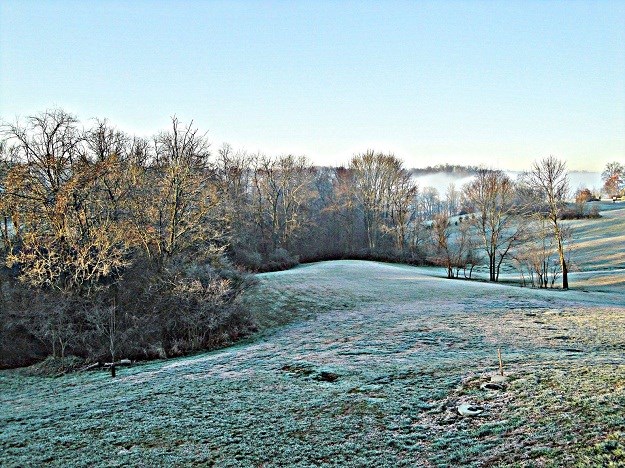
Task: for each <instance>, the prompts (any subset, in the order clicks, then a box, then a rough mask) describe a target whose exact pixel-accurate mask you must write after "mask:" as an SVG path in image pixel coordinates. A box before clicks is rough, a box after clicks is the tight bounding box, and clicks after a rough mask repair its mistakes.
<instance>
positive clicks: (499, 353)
mask: <svg viewBox="0 0 625 468" xmlns="http://www.w3.org/2000/svg"><path fill="white" fill-rule="evenodd" d="M497 356H498V357H499V373H500V374H501V376H502V377H503V361H502V360H501V348H497Z"/></svg>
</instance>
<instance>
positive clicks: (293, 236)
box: [0, 109, 568, 359]
mask: <svg viewBox="0 0 625 468" xmlns="http://www.w3.org/2000/svg"><path fill="white" fill-rule="evenodd" d="M0 141H1V143H0V154H1V158H0V224H1V225H0V242H1V247H2V250H1V255H2V258H1V259H0V260H1V261H2V265H3V270H2V274H0V280H1V281H2V282H3V283H1V284H0V292H1V294H0V301H3V303H2V305H3V307H2V310H3V314H4V315H5V316H4V317H3V320H2V329H1V330H0V332H1V333H2V337H0V338H1V339H0V344H2V343H4V345H3V346H6V343H7V342H8V341H7V340H13V341H15V337H16V336H19V337H21V338H20V339H21V340H22V341H24V342H28V340H29V339H31V340H32V339H36V340H37V342H38V343H40V344H41V346H42V347H43V348H44V351H46V352H50V353H53V354H58V355H64V354H65V353H66V352H68V351H71V352H72V353H79V354H83V355H85V356H89V357H102V356H104V355H106V356H108V357H111V358H113V359H115V358H116V357H119V356H120V353H122V354H124V353H125V354H135V355H136V354H143V355H153V354H159V355H162V354H172V353H178V352H185V351H188V350H192V349H198V348H202V347H206V346H212V345H215V344H219V343H222V342H224V341H227V340H229V339H233V338H235V337H236V336H239V335H240V334H242V333H245V332H246V330H248V329H250V328H251V327H253V324H252V323H250V320H249V317H247V316H246V315H245V313H244V311H242V310H241V309H240V308H239V307H238V305H237V304H238V302H237V297H238V295H239V294H240V292H241V291H242V290H243V288H244V287H245V285H246V280H245V277H244V276H243V275H242V274H241V273H239V272H238V270H237V268H238V267H245V268H247V269H250V270H256V271H258V270H271V269H280V268H286V267H289V266H291V265H294V264H296V263H297V262H298V261H302V260H316V259H319V260H321V259H330V258H372V259H392V260H398V261H406V262H413V263H423V262H425V261H428V260H429V261H430V262H432V263H435V264H439V265H443V266H445V267H446V269H447V272H448V276H449V277H458V276H459V274H460V272H461V271H462V272H464V275H465V276H467V277H471V274H472V272H473V269H474V268H475V267H476V266H477V265H481V264H484V265H487V268H488V272H489V278H490V280H491V281H498V280H499V275H500V270H501V267H502V265H503V264H504V263H505V262H506V260H509V261H510V262H512V261H513V260H514V261H516V262H517V265H519V268H520V269H524V270H527V271H528V272H529V273H530V275H529V277H530V278H536V281H535V284H537V285H539V286H541V287H542V286H547V285H553V282H554V278H555V274H556V272H555V270H554V267H553V261H552V256H553V252H554V251H555V252H557V258H558V259H559V268H557V271H558V272H560V274H562V277H563V286H564V287H565V288H566V287H567V286H568V283H567V279H566V278H567V271H568V270H567V256H566V252H565V249H566V231H565V230H564V229H563V228H562V226H561V223H560V221H559V213H560V212H561V210H562V207H563V204H564V200H565V196H566V188H567V184H566V169H565V167H564V165H563V164H562V163H561V162H560V161H558V160H556V159H554V158H547V159H545V160H543V161H541V162H538V163H536V164H535V165H534V167H533V168H532V170H531V171H530V172H529V173H528V174H527V175H526V176H525V177H524V178H523V179H522V180H520V181H512V180H511V179H510V178H509V177H508V176H506V175H505V174H504V173H502V172H499V171H492V170H486V169H479V170H478V169H474V170H473V171H472V172H473V173H474V174H475V178H474V180H473V181H472V182H471V183H470V184H468V185H467V186H465V187H462V188H460V189H458V188H456V187H455V186H454V185H453V184H452V185H450V186H449V187H448V188H447V191H446V193H445V194H444V196H443V197H440V196H439V194H438V192H437V190H436V189H434V188H428V187H426V188H420V187H418V186H417V185H416V183H415V179H414V178H413V177H412V175H411V172H410V171H408V170H407V169H406V168H405V167H404V165H403V162H402V161H401V160H400V159H399V158H397V157H396V156H394V155H393V154H385V153H379V152H375V151H372V150H369V151H366V152H364V153H362V154H358V155H355V156H354V157H353V158H352V160H351V161H350V163H349V165H348V167H339V168H328V167H325V168H324V167H314V166H313V165H312V164H311V162H310V161H309V160H308V159H307V158H306V157H303V156H293V155H280V156H274V157H269V156H265V155H262V154H248V153H246V152H244V151H235V150H234V149H232V148H231V147H230V146H228V145H224V146H223V147H222V148H220V149H219V150H218V151H216V152H214V153H211V151H210V147H209V143H208V140H207V139H206V136H205V134H202V133H200V132H199V131H198V130H197V129H196V128H194V126H193V125H192V123H190V124H186V125H185V124H183V123H181V122H180V121H179V120H178V119H177V118H175V117H174V118H172V121H171V127H170V128H169V129H168V130H166V131H162V132H160V133H158V134H156V135H155V136H154V137H152V138H151V139H144V138H137V137H131V136H129V135H127V134H126V133H124V132H123V131H121V130H119V129H117V128H115V127H114V126H112V125H111V124H110V123H109V122H107V121H106V120H95V121H93V122H91V124H90V125H89V126H88V127H87V128H85V127H83V126H82V125H81V123H80V122H78V120H77V119H76V118H75V117H74V116H72V115H71V114H68V113H67V112H65V111H63V110H59V109H54V110H50V111H46V112H43V113H41V114H39V115H36V116H33V117H30V118H28V119H26V120H25V121H17V122H15V123H6V124H4V125H3V127H2V138H0ZM547 226H548V227H549V230H547V229H546V228H547ZM539 227H540V228H539ZM542 232H544V233H545V234H544V235H540V236H538V237H537V233H542ZM548 232H549V235H548V234H547V233H548ZM537 239H538V240H537ZM545 265H546V266H545ZM546 278H551V280H549V279H546ZM33 297H35V298H36V299H35V300H33V299H32V298H33ZM7 337H8V338H7Z"/></svg>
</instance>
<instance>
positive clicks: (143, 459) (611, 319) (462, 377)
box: [0, 261, 625, 466]
mask: <svg viewBox="0 0 625 468" xmlns="http://www.w3.org/2000/svg"><path fill="white" fill-rule="evenodd" d="M425 273H427V271H425ZM259 278H260V280H259V284H258V286H257V289H256V291H255V293H254V295H253V297H250V298H249V299H248V300H249V301H250V304H252V305H253V307H254V308H255V313H256V314H257V315H258V317H259V319H260V320H261V321H264V326H265V328H267V329H268V330H273V331H271V332H267V333H265V334H264V335H261V336H258V337H256V338H254V339H253V340H250V341H248V342H246V343H241V344H239V345H237V346H234V347H231V348H228V349H224V350H220V351H215V352H211V353H206V354H203V355H198V356H194V357H189V358H182V359H177V360H169V361H161V362H154V363H150V364H145V365H141V366H136V367H133V368H130V369H124V370H123V371H122V372H120V373H119V374H118V377H117V378H115V379H111V378H110V377H109V376H108V375H106V374H104V373H88V374H74V375H68V376H65V377H62V378H58V379H49V378H47V379H46V378H36V377H25V376H23V375H21V374H20V373H19V372H18V371H5V372H2V373H0V389H1V396H0V427H1V428H2V430H1V433H0V452H1V453H2V461H1V462H0V463H1V464H5V465H8V466H27V465H41V464H42V463H50V464H57V465H72V466H81V465H82V466H86V465H94V464H100V465H107V466H122V465H128V464H132V465H145V466H153V465H172V464H203V465H215V466H285V465H289V466H309V465H328V466H332V465H342V466H414V465H415V464H418V465H421V466H428V465H432V466H447V465H450V464H451V465H460V464H462V465H471V464H474V465H476V466H477V465H480V466H481V465H484V464H489V465H499V464H501V465H506V466H509V465H511V464H519V465H530V466H535V465H538V466H540V465H551V464H555V465H562V466H571V465H575V464H580V465H586V464H602V463H603V462H607V461H608V460H613V461H619V460H621V461H623V457H624V456H625V452H624V450H623V442H624V439H623V436H622V435H621V433H620V432H619V431H621V430H623V427H624V424H625V417H624V414H623V411H622V408H623V407H624V405H625V365H624V364H625V359H623V343H624V342H625V307H624V306H623V305H622V296H621V295H620V294H614V293H609V292H593V291H590V292H583V291H569V292H563V291H538V290H532V289H526V288H519V287H513V286H505V285H496V284H487V283H481V282H468V281H458V280H456V281H452V280H446V279H443V278H437V277H433V276H429V275H426V274H424V270H422V269H418V268H413V267H408V266H399V265H388V264H379V263H372V262H360V261H340V262H324V263H318V264H312V265H305V266H301V267H298V268H296V269H293V270H289V271H285V272H279V273H271V274H265V275H259ZM497 348H501V350H502V353H503V360H504V367H505V373H506V374H507V375H508V376H509V385H508V386H507V388H506V389H505V390H503V391H484V390H480V384H481V383H483V382H486V381H487V380H488V379H489V377H490V376H491V375H493V374H495V373H496V372H497V366H498V364H497ZM463 402H468V403H473V404H480V405H483V406H484V407H485V412H484V413H483V414H482V415H481V416H480V417H476V418H463V417H461V416H459V415H458V414H457V413H456V411H455V408H456V406H457V405H458V404H460V403H463Z"/></svg>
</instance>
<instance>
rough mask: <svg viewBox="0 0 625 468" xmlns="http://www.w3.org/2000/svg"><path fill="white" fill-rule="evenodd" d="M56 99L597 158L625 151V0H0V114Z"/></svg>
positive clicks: (260, 134) (154, 113)
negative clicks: (344, 0)
mask: <svg viewBox="0 0 625 468" xmlns="http://www.w3.org/2000/svg"><path fill="white" fill-rule="evenodd" d="M51 107H62V108H63V109H65V110H67V111H70V112H72V113H74V114H76V115H77V116H78V117H79V118H81V119H82V120H83V121H87V120H88V119H89V118H92V117H99V118H108V119H109V120H110V121H111V122H112V123H114V124H115V125H117V126H118V127H120V128H121V129H123V130H126V131H128V132H130V133H136V134H139V135H144V136H147V135H151V134H153V133H156V132H157V131H158V130H161V129H164V128H166V127H167V125H168V120H169V117H170V116H171V115H173V114H176V115H177V116H178V117H179V118H180V119H181V120H183V121H188V120H190V119H194V121H195V123H196V125H197V126H198V127H199V128H200V129H202V130H208V137H209V140H210V141H211V142H212V144H213V147H214V148H216V147H219V146H220V145H221V143H222V142H229V143H231V144H232V145H233V147H235V148H241V149H246V150H248V151H250V152H256V151H261V152H264V153H266V154H276V153H294V154H306V155H307V156H309V157H310V158H311V159H312V160H313V161H314V162H315V163H316V164H325V165H329V164H344V163H347V161H348V160H349V159H350V157H351V156H352V155H353V154H354V153H357V152H362V151H365V150H366V149H367V148H374V149H376V150H378V151H385V152H394V153H395V154H396V155H397V156H399V157H401V158H402V159H403V160H404V161H405V163H406V166H408V167H424V166H428V165H434V164H441V163H446V162H447V163H452V164H475V165H487V166H489V167H494V168H501V169H510V170H523V169H527V168H529V165H530V164H531V162H532V161H533V160H535V159H538V158H541V157H544V156H548V155H550V154H553V155H555V156H557V157H559V158H562V159H565V160H566V161H567V162H568V165H569V168H570V169H575V170H593V171H601V170H602V169H603V167H604V166H605V163H607V162H609V161H614V160H618V161H621V162H623V163H625V2H623V1H569V2H556V1H525V2H515V1H505V2H504V1H420V2H417V1H414V2H396V1H387V2H365V1H363V2H342V1H317V2H305V1H293V2H287V1H260V0H259V1H169V2H165V1H147V0H144V1H133V2H122V1H60V0H57V1H37V2H35V1H28V0H26V1H24V0H23V1H9V0H0V118H2V119H4V120H11V121H13V120H14V119H15V117H16V116H17V115H19V116H27V115H31V114H33V113H37V112H39V111H43V110H45V109H47V108H51Z"/></svg>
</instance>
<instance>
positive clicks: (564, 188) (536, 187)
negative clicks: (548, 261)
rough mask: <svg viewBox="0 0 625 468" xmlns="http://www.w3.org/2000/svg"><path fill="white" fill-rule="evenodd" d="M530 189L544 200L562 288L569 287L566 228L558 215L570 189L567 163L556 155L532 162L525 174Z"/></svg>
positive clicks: (540, 199) (539, 198) (541, 200)
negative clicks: (560, 274)
mask: <svg viewBox="0 0 625 468" xmlns="http://www.w3.org/2000/svg"><path fill="white" fill-rule="evenodd" d="M525 179H526V182H527V184H528V185H529V187H530V189H532V191H533V192H534V193H535V194H536V196H537V197H538V200H539V201H540V202H542V204H543V206H544V209H545V217H546V218H547V219H548V220H549V223H550V225H551V231H552V234H553V237H554V240H555V243H556V248H557V251H558V257H559V260H560V268H561V270H562V288H563V289H568V288H569V277H568V265H567V260H566V252H565V250H566V245H565V239H566V236H565V230H564V229H563V228H562V225H561V224H560V222H559V220H558V217H559V215H560V211H561V209H562V207H563V205H564V202H565V199H566V196H567V194H568V190H569V178H568V172H567V169H566V163H565V162H563V161H560V160H559V159H557V158H555V157H554V156H549V157H547V158H543V159H541V160H540V161H535V162H534V164H532V169H531V170H530V172H529V173H527V174H525Z"/></svg>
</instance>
